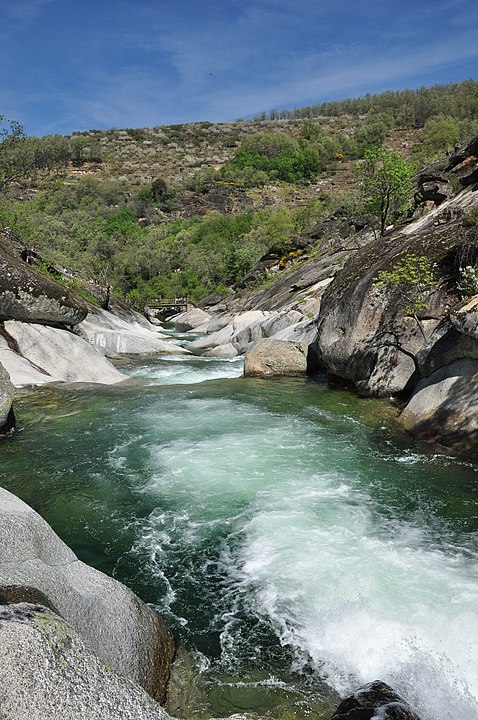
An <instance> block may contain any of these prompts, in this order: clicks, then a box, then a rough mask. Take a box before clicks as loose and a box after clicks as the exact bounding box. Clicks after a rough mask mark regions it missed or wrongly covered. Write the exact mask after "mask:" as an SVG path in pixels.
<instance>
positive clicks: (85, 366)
mask: <svg viewBox="0 0 478 720" xmlns="http://www.w3.org/2000/svg"><path fill="white" fill-rule="evenodd" d="M5 330H6V331H7V333H8V335H9V336H10V337H11V338H12V339H13V340H14V341H15V343H16V347H17V350H18V353H19V354H20V355H21V356H22V357H23V358H25V359H26V360H28V361H29V363H30V364H31V365H32V366H33V367H34V368H36V369H38V370H40V371H43V372H44V373H46V374H47V375H49V376H50V377H49V382H55V381H62V382H91V383H103V384H114V383H118V382H121V381H122V380H125V379H126V376H125V375H123V373H121V372H120V371H119V370H117V369H116V368H115V367H113V365H112V364H111V363H110V362H109V361H108V360H107V359H106V358H105V357H104V356H103V355H102V354H101V353H100V352H98V350H96V348H94V347H93V346H92V345H90V344H89V343H88V342H86V340H84V339H83V338H80V337H78V336H77V335H75V334H74V333H71V332H68V331H67V330H62V329H60V328H54V327H48V326H45V325H34V324H32V323H22V322H17V321H16V320H9V321H8V322H6V323H5ZM20 370H21V369H20ZM23 379H24V378H22V376H21V374H20V377H19V381H18V383H17V382H16V378H15V377H14V376H12V381H13V383H14V385H16V384H19V385H23V384H25V382H23Z"/></svg>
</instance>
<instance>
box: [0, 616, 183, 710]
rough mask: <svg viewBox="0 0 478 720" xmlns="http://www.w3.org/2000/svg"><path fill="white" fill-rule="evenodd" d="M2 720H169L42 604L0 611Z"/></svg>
mask: <svg viewBox="0 0 478 720" xmlns="http://www.w3.org/2000/svg"><path fill="white" fill-rule="evenodd" d="M0 717H1V718H2V720H99V719H100V718H101V720H169V718H170V716H169V715H168V714H167V713H166V712H165V711H164V710H163V709H162V708H161V707H160V706H159V705H158V704H157V703H156V702H155V701H154V700H153V699H152V698H151V697H149V696H148V695H147V694H146V692H145V691H144V690H143V689H142V688H141V687H140V686H139V685H137V684H136V683H134V682H132V681H131V680H129V679H127V678H125V677H124V676H123V675H121V674H117V673H116V672H114V671H113V670H112V669H111V668H110V667H107V666H106V665H105V664H104V663H103V662H101V661H100V660H99V659H98V657H96V655H94V653H93V652H92V651H91V649H90V647H88V644H87V643H85V642H84V640H83V639H82V638H81V637H80V635H79V634H78V633H77V632H76V631H75V630H74V629H73V627H72V626H71V625H69V624H68V623H66V622H65V621H64V620H63V619H62V618H61V617H59V616H58V615H57V614H56V613H54V612H53V611H52V610H51V609H49V608H47V607H44V606H42V605H41V604H37V603H35V604H33V603H26V602H21V603H17V604H9V605H3V606H0Z"/></svg>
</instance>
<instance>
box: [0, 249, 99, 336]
mask: <svg viewBox="0 0 478 720" xmlns="http://www.w3.org/2000/svg"><path fill="white" fill-rule="evenodd" d="M86 313H87V309H86V306H85V304H84V303H83V301H82V300H81V299H80V298H79V296H77V295H76V294H74V293H73V292H72V291H71V290H69V289H68V288H66V287H64V286H63V285H59V284H58V283H56V282H53V280H49V279H48V278H46V277H45V276H44V275H41V274H40V273H39V272H37V271H36V270H34V269H33V268H32V267H30V266H29V265H27V263H24V262H22V261H21V260H18V259H17V258H14V257H13V256H11V255H9V254H8V253H6V252H5V251H4V250H3V249H2V248H1V247H0V321H1V320H10V319H12V320H21V321H23V322H39V323H47V324H54V325H56V324H64V325H76V324H77V323H79V322H81V321H82V320H83V319H84V318H85V317H86Z"/></svg>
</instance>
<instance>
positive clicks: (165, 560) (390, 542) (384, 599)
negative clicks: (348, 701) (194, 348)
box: [0, 356, 478, 720]
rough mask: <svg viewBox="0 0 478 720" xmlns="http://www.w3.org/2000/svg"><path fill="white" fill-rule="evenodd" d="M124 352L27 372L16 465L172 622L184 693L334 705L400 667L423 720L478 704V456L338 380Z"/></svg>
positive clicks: (61, 519)
mask: <svg viewBox="0 0 478 720" xmlns="http://www.w3.org/2000/svg"><path fill="white" fill-rule="evenodd" d="M124 369H125V370H126V371H127V372H128V373H129V374H130V375H132V376H134V377H135V380H133V381H132V384H131V385H129V386H121V387H118V386H116V387H101V386H94V387H93V386H88V387H81V388H79V387H76V388H75V387H70V388H68V387H61V386H58V387H50V388H43V389H37V390H33V391H23V392H22V393H21V395H20V397H19V399H18V400H17V403H16V414H17V419H18V421H19V430H18V431H17V432H16V433H15V435H14V436H12V437H11V438H10V439H9V440H7V441H6V442H4V443H3V444H2V448H1V453H2V464H1V469H0V484H2V485H3V486H4V487H6V488H7V489H9V490H11V491H12V492H14V493H16V494H17V495H18V496H20V497H21V498H22V499H24V500H25V501H26V502H28V503H29V504H31V505H32V506H33V507H34V508H35V509H36V510H38V512H40V513H41V514H42V515H43V516H44V517H45V518H46V519H47V520H48V522H49V523H50V524H51V525H52V527H53V528H54V529H55V530H56V531H57V532H58V534H59V535H60V536H61V537H62V538H63V539H64V540H65V542H67V543H68V544H69V545H70V546H71V547H72V548H73V549H74V550H75V552H76V553H77V554H78V556H79V557H80V558H81V559H82V560H84V561H86V562H88V563H90V564H91V565H94V566H95V567H97V568H99V569H100V570H103V571H104V572H107V573H109V574H112V575H114V576H115V577H116V578H117V579H119V580H121V581H122V582H124V583H126V584H127V585H128V586H129V587H131V588H132V589H133V590H135V591H136V592H137V593H138V594H139V595H140V596H141V597H142V598H143V599H144V600H145V601H147V602H149V603H152V604H153V605H154V606H155V607H156V608H157V609H158V610H159V611H160V612H161V613H162V615H163V616H164V617H165V619H166V620H167V621H168V623H169V624H170V625H171V626H172V627H173V628H174V630H175V631H176V633H177V634H178V635H179V637H180V638H181V640H182V646H183V648H184V649H185V650H187V651H188V652H182V653H181V656H180V661H179V664H178V671H177V673H176V676H175V678H174V683H173V689H172V692H171V697H170V710H171V711H172V712H174V713H176V714H178V715H180V716H182V717H191V718H192V717H198V718H200V717H211V715H212V716H219V715H225V716H226V715H230V714H231V713H233V712H244V711H249V712H257V713H259V714H269V715H272V716H275V717H278V718H283V719H284V720H294V719H295V718H297V719H298V720H302V718H307V717H317V718H322V717H324V718H325V717H328V716H329V715H330V707H333V706H334V705H335V704H336V703H337V693H339V694H343V693H346V692H349V691H350V690H351V689H353V688H355V687H357V686H358V685H359V684H361V683H363V682H367V681H371V680H375V679H382V680H385V681H387V682H389V683H390V684H392V685H393V686H394V687H395V688H397V689H398V690H399V691H401V692H402V693H404V694H405V695H406V696H407V698H408V699H409V700H410V701H411V702H412V703H413V704H414V705H415V707H416V708H417V710H418V711H419V712H420V713H421V715H422V717H423V719H424V720H451V719H452V718H453V720H456V718H467V720H469V719H470V718H471V719H473V718H478V672H477V669H476V668H477V667H478V611H477V608H478V563H477V558H478V519H477V503H478V482H477V481H478V476H477V472H478V466H477V465H476V464H474V463H473V462H472V461H471V459H470V462H464V461H458V460H456V459H454V458H452V457H448V456H447V455H446V454H444V453H440V452H438V453H437V452H436V451H433V450H430V449H429V448H424V447H422V446H420V447H418V446H416V445H412V444H411V443H410V442H409V441H408V440H407V439H405V438H403V437H401V436H400V435H399V434H398V433H397V432H396V431H395V430H394V428H393V420H392V415H393V413H392V412H391V410H390V409H389V408H388V407H387V405H386V404H383V403H380V402H377V401H364V400H359V399H357V398H355V397H354V396H353V395H351V394H348V393H345V392H341V391H333V390H330V389H328V388H327V387H326V386H325V384H323V383H321V382H320V381H313V380H302V379H297V380H271V381H263V380H252V379H244V378H242V377H239V375H240V373H241V366H240V363H239V362H237V361H233V362H230V361H229V362H227V361H215V360H207V359H205V358H184V357H179V356H178V357H173V358H168V359H164V358H151V359H147V360H138V361H136V362H130V363H129V364H126V365H125V367H124Z"/></svg>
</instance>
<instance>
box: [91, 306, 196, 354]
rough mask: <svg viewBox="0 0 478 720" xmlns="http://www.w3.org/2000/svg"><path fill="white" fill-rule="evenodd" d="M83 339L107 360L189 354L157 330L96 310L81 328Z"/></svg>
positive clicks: (105, 311)
mask: <svg viewBox="0 0 478 720" xmlns="http://www.w3.org/2000/svg"><path fill="white" fill-rule="evenodd" d="M77 332H78V333H79V335H80V336H81V337H83V338H84V339H85V340H87V341H88V342H89V343H90V344H91V345H94V347H96V348H97V349H98V350H100V352H102V353H103V354H104V355H106V356H107V357H114V356H115V355H123V354H128V355H138V354H141V355H151V354H175V355H178V354H187V352H188V351H187V350H185V349H184V348H182V347H179V346H178V345H176V344H175V343H173V342H170V341H168V340H165V339H162V338H161V336H160V335H159V334H158V333H157V332H155V331H154V330H150V329H148V328H147V327H144V326H141V325H139V324H138V323H132V322H128V321H126V320H123V319H121V318H119V317H117V316H116V315H113V314H112V313H110V312H108V311H107V310H100V309H95V310H94V311H93V312H90V313H89V314H88V315H87V317H86V319H85V320H83V322H81V323H80V324H79V325H78V328H77Z"/></svg>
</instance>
